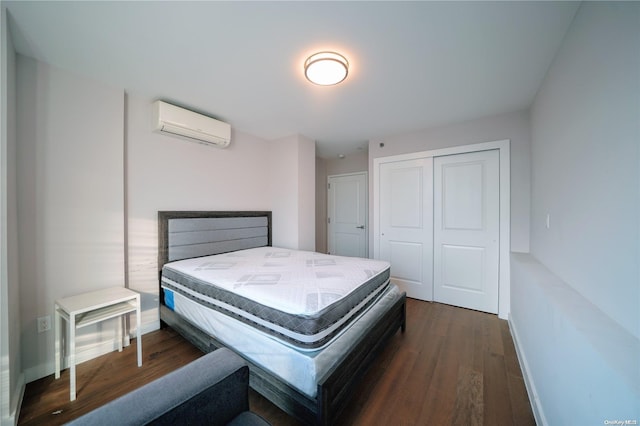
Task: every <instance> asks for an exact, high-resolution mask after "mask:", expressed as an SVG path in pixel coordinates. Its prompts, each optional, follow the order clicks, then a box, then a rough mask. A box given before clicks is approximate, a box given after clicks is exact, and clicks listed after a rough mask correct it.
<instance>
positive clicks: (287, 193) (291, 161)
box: [267, 135, 316, 250]
mask: <svg viewBox="0 0 640 426" xmlns="http://www.w3.org/2000/svg"><path fill="white" fill-rule="evenodd" d="M268 144H269V145H268V146H269V157H267V158H268V159H269V160H270V162H271V166H270V169H269V170H270V179H269V181H270V184H271V203H272V210H273V245H274V246H277V247H285V248H294V249H300V250H315V246H316V244H315V213H316V210H315V173H316V172H315V168H316V163H315V144H314V142H313V141H311V140H309V139H307V138H305V137H303V136H300V135H293V136H289V137H285V138H281V139H278V140H274V141H269V142H268Z"/></svg>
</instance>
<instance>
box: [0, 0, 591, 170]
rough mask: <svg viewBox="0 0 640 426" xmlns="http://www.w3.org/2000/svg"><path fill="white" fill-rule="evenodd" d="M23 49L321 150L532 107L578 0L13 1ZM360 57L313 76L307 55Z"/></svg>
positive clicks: (327, 152) (17, 40)
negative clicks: (315, 81)
mask: <svg viewBox="0 0 640 426" xmlns="http://www.w3.org/2000/svg"><path fill="white" fill-rule="evenodd" d="M3 3H4V4H6V6H7V9H8V11H9V15H10V24H11V31H12V36H13V39H14V44H15V47H16V50H17V51H18V52H19V53H21V54H23V55H26V56H30V57H34V58H36V59H39V60H41V61H44V62H47V63H50V64H52V65H55V66H58V67H60V68H64V69H68V70H71V71H73V72H75V73H79V74H82V75H85V76H89V77H93V78H95V79H97V80H100V81H103V82H105V83H107V84H110V85H113V86H116V87H121V88H124V89H125V90H126V91H127V92H130V93H135V94H139V95H143V96H148V97H150V98H153V99H163V100H167V101H172V102H175V103H178V104H180V105H183V106H187V107H190V108H193V109H196V110H198V111H201V112H205V113H208V114H210V115H213V116H215V117H216V118H219V119H221V120H224V121H227V122H229V123H230V124H231V125H232V127H234V128H235V129H238V130H241V131H243V132H245V133H249V134H253V135H256V136H259V137H262V138H265V139H268V140H271V139H277V138H280V137H284V136H290V135H292V134H302V135H304V136H306V137H308V138H310V139H313V140H315V141H316V143H317V146H318V155H320V156H324V157H327V156H334V155H337V154H339V153H345V154H347V153H349V152H352V151H354V150H356V149H358V147H360V148H363V147H366V146H367V141H368V140H369V139H380V138H384V137H386V136H390V135H394V134H399V133H405V132H409V131H415V130H421V129H426V128H428V127H432V126H436V125H443V124H449V123H455V122H461V121H465V120H470V119H475V118H479V117H483V116H489V115H493V114H499V113H504V112H509V111H515V110H520V109H524V108H527V107H528V106H529V105H530V104H531V103H532V101H533V99H534V96H535V94H536V91H537V90H538V87H539V86H540V84H541V82H542V79H543V78H544V76H545V73H546V71H547V69H548V67H549V65H550V64H551V61H552V60H553V58H554V56H555V53H556V51H557V50H558V48H559V46H560V43H561V41H562V38H563V37H564V34H565V33H566V31H567V28H568V26H569V25H570V24H571V21H572V19H573V16H574V15H575V12H576V10H577V8H578V7H579V3H578V2H324V1H322V2H269V1H261V2H204V1H201V2H167V1H142V2H57V1H46V2H3ZM319 50H336V51H338V52H340V53H342V54H344V55H345V56H347V58H348V59H349V61H350V64H351V67H350V70H349V76H348V77H347V80H345V81H344V82H343V83H342V84H339V85H337V86H331V87H320V86H314V85H312V84H310V83H309V82H307V81H306V80H305V79H304V76H303V70H302V65H303V62H304V60H305V59H306V57H307V56H308V55H310V54H311V53H313V52H316V51H319Z"/></svg>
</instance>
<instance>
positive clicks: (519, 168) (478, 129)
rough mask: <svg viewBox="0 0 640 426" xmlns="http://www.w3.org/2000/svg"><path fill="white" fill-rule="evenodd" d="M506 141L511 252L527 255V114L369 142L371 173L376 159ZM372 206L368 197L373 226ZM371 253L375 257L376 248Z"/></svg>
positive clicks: (528, 161)
mask: <svg viewBox="0 0 640 426" xmlns="http://www.w3.org/2000/svg"><path fill="white" fill-rule="evenodd" d="M505 139H509V140H510V141H511V145H510V154H511V251H517V252H528V251H529V196H530V170H531V169H530V147H529V144H530V127H529V115H528V112H526V111H522V112H512V113H508V114H502V115H498V116H494V117H486V118H481V119H478V120H473V121H468V122H464V123H459V124H452V125H448V126H442V127H435V128H431V129H426V130H423V131H420V132H415V133H407V134H403V135H397V136H391V137H387V138H384V139H380V140H372V141H369V170H372V167H373V159H374V158H379V157H388V156H391V155H398V154H406V153H412V152H419V151H428V150H435V149H440V148H449V147H452V146H460V145H470V144H475V143H479V142H491V141H498V140H505ZM381 143H383V144H384V147H382V146H380V144H381ZM372 179H373V173H369V187H370V188H373V183H372ZM372 203H373V197H369V223H373V217H372V214H373V206H372ZM371 232H373V230H371ZM371 232H370V235H369V241H370V242H371V243H370V244H371V245H372V244H373V234H372V233H371ZM369 250H370V252H371V253H373V247H370V249H369Z"/></svg>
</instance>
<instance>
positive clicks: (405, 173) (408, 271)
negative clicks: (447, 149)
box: [379, 158, 433, 300]
mask: <svg viewBox="0 0 640 426" xmlns="http://www.w3.org/2000/svg"><path fill="white" fill-rule="evenodd" d="M379 176H380V186H379V188H380V235H379V241H380V258H381V259H384V260H387V261H389V262H391V280H392V282H394V283H395V284H396V285H397V286H398V287H400V289H402V290H403V291H406V292H407V296H409V297H412V298H415V299H421V300H433V280H432V276H433V275H432V274H433V271H432V269H433V250H432V247H433V203H432V199H433V159H432V158H420V159H415V160H405V161H397V162H389V163H382V164H381V165H380V173H379Z"/></svg>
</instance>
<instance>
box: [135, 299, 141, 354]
mask: <svg viewBox="0 0 640 426" xmlns="http://www.w3.org/2000/svg"><path fill="white" fill-rule="evenodd" d="M141 317H142V315H141V314H140V295H139V294H138V295H137V296H136V346H137V347H136V349H137V350H138V367H142V336H141V335H140V328H141V325H142V321H141V319H142V318H141Z"/></svg>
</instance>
